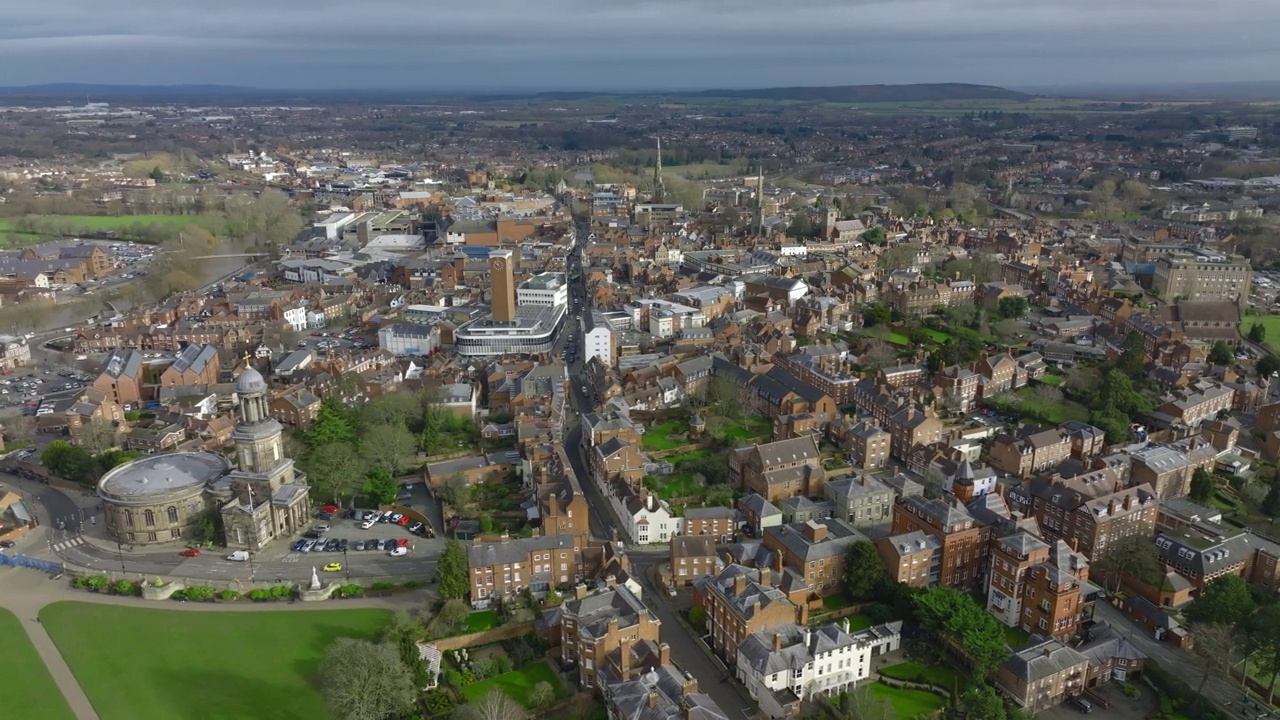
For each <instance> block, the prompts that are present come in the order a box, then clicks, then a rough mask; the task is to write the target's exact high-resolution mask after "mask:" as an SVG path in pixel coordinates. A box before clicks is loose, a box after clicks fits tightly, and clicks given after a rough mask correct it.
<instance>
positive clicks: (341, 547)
mask: <svg viewBox="0 0 1280 720" xmlns="http://www.w3.org/2000/svg"><path fill="white" fill-rule="evenodd" d="M350 544H351V543H350V542H348V541H347V539H346V538H343V539H341V540H339V541H338V552H346V551H347V547H348V546H350Z"/></svg>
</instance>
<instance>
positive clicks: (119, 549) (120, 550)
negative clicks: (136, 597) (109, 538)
mask: <svg viewBox="0 0 1280 720" xmlns="http://www.w3.org/2000/svg"><path fill="white" fill-rule="evenodd" d="M116 555H118V556H119V557H120V572H121V573H122V574H123V573H124V572H125V569H124V547H123V546H121V545H120V537H119V536H116Z"/></svg>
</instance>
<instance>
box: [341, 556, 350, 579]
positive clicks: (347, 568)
mask: <svg viewBox="0 0 1280 720" xmlns="http://www.w3.org/2000/svg"><path fill="white" fill-rule="evenodd" d="M342 569H343V570H344V571H345V572H346V573H347V584H348V585H349V584H351V566H350V565H348V564H347V549H346V548H342Z"/></svg>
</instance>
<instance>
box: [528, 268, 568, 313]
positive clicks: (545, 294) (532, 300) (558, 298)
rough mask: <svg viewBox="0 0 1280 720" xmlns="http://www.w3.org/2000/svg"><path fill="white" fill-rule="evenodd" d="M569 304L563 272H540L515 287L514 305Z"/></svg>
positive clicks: (544, 305)
mask: <svg viewBox="0 0 1280 720" xmlns="http://www.w3.org/2000/svg"><path fill="white" fill-rule="evenodd" d="M568 304H569V283H568V282H567V281H566V280H565V275H564V273H552V272H549V273H542V274H541V275H534V276H533V277H531V278H529V279H528V280H525V281H524V282H522V283H520V286H519V287H517V288H516V305H517V306H524V305H537V306H542V307H548V306H551V305H568Z"/></svg>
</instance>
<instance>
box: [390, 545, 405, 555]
mask: <svg viewBox="0 0 1280 720" xmlns="http://www.w3.org/2000/svg"><path fill="white" fill-rule="evenodd" d="M408 554H409V548H407V547H394V548H391V552H390V555H391V557H401V556H403V555H408Z"/></svg>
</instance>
